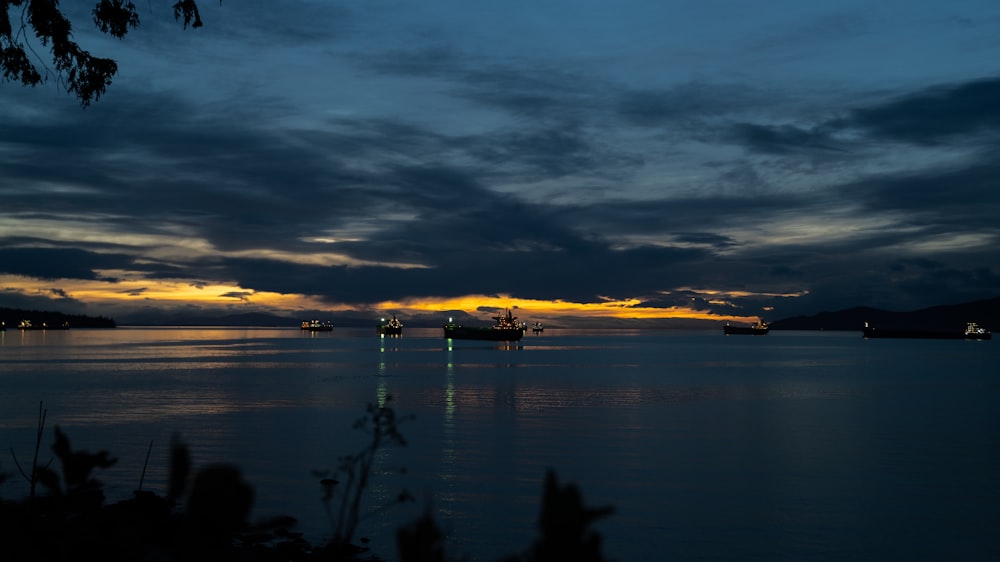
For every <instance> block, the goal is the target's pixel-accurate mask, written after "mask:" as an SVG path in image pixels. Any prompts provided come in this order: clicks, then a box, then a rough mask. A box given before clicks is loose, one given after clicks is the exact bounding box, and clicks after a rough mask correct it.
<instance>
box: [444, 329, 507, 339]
mask: <svg viewBox="0 0 1000 562" xmlns="http://www.w3.org/2000/svg"><path fill="white" fill-rule="evenodd" d="M523 336H524V330H523V329H520V328H511V329H498V328H467V327H465V326H445V327H444V337H445V338H447V339H454V340H486V341H518V340H520V339H521V338H522V337H523Z"/></svg>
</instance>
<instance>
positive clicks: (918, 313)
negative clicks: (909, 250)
mask: <svg viewBox="0 0 1000 562" xmlns="http://www.w3.org/2000/svg"><path fill="white" fill-rule="evenodd" d="M865 322H868V323H869V324H871V325H872V326H875V327H877V328H882V329H914V330H941V331H960V330H964V329H965V325H966V323H968V322H976V323H978V324H979V325H980V326H983V327H985V328H986V329H988V330H993V331H996V329H997V328H998V327H1000V297H997V298H992V299H986V300H980V301H972V302H966V303H961V304H950V305H941V306H932V307H930V308H922V309H920V310H913V311H907V312H896V311H890V310H880V309H877V308H869V307H857V308H848V309H845V310H838V311H833V312H829V311H826V312H820V313H819V314H816V315H813V316H795V317H792V318H785V319H783V320H776V321H774V322H771V329H772V330H852V331H859V332H860V331H861V329H862V328H863V327H864V325H865Z"/></svg>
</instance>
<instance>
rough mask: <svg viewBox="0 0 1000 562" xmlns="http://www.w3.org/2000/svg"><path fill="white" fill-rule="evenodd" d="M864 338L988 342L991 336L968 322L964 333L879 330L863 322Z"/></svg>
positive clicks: (973, 323) (978, 326) (981, 328)
mask: <svg viewBox="0 0 1000 562" xmlns="http://www.w3.org/2000/svg"><path fill="white" fill-rule="evenodd" d="M863 333H864V337H866V338H910V339H918V338H919V339H940V340H989V339H993V334H992V333H991V332H990V331H989V330H987V329H986V328H983V327H982V326H980V325H979V324H977V323H975V322H968V323H966V325H965V331H961V332H960V331H958V330H912V329H881V328H875V327H874V326H871V325H869V324H868V322H865V328H864V332H863Z"/></svg>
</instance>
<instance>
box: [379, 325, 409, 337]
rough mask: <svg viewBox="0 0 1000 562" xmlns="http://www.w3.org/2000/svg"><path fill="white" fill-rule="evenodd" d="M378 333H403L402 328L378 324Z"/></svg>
mask: <svg viewBox="0 0 1000 562" xmlns="http://www.w3.org/2000/svg"><path fill="white" fill-rule="evenodd" d="M378 333H380V334H382V335H383V336H401V335H403V328H393V327H392V326H379V327H378Z"/></svg>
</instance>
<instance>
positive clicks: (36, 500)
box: [0, 405, 611, 562]
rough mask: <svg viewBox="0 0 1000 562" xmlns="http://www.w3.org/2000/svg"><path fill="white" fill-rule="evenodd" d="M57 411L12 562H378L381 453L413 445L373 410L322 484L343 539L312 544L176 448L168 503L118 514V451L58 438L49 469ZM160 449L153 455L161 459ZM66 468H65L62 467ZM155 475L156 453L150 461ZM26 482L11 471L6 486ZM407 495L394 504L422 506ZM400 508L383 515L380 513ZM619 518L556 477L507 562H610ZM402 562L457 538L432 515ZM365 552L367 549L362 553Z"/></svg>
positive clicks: (389, 417)
mask: <svg viewBox="0 0 1000 562" xmlns="http://www.w3.org/2000/svg"><path fill="white" fill-rule="evenodd" d="M45 418H46V411H45V410H44V409H43V407H42V405H39V415H38V429H37V436H36V443H35V450H34V454H33V457H32V459H31V462H30V464H28V462H27V461H22V460H21V459H19V458H18V457H17V454H16V452H15V451H14V450H11V456H12V457H13V459H14V464H15V466H16V467H17V470H18V472H19V473H20V475H21V476H22V477H23V478H24V479H25V481H26V482H27V483H28V495H27V497H25V498H24V499H22V500H20V501H10V500H0V559H2V560H4V561H7V562H21V561H25V562H27V561H32V562H38V561H64V560H65V561H69V560H104V561H142V560H151V561H181V560H183V561H189V560H190V561H209V560H211V561H222V562H227V561H241V562H256V561H262V562H270V561H310V562H312V561H317V562H318V561H331V562H337V561H344V562H358V561H376V560H378V558H377V557H375V556H374V555H373V554H371V551H370V549H369V548H368V547H367V546H365V544H366V543H367V541H366V539H364V538H361V539H359V540H358V541H355V534H356V532H357V530H358V523H359V522H360V519H361V516H362V515H363V514H364V509H363V507H362V505H363V503H362V499H363V496H364V494H365V492H366V490H367V489H368V485H369V477H370V476H371V475H372V473H373V465H374V462H375V458H376V452H378V451H379V450H380V449H382V448H383V447H386V446H390V445H397V446H403V445H405V440H404V439H403V436H402V434H400V433H399V424H400V423H401V422H402V421H404V419H403V418H400V417H397V416H396V414H395V412H394V410H393V409H392V408H390V407H389V406H388V405H385V406H374V405H369V406H368V408H367V411H366V413H365V415H364V416H362V417H361V418H360V419H359V420H358V421H357V422H356V423H355V429H358V430H361V431H364V432H365V433H367V434H368V436H369V437H370V441H368V443H367V445H366V446H365V447H364V448H363V449H362V450H361V451H359V452H358V453H357V454H353V455H347V456H344V457H341V458H340V459H339V461H338V467H337V469H336V471H335V472H333V473H332V474H326V475H323V476H324V477H323V479H322V480H321V481H320V489H321V491H322V495H321V498H320V499H321V501H323V502H324V504H325V505H326V506H327V512H328V513H329V515H330V523H331V526H332V531H333V532H332V538H331V539H330V540H329V541H326V542H324V543H321V544H311V543H309V542H308V541H306V540H305V539H304V538H303V537H302V536H301V534H299V533H295V532H293V531H292V530H291V529H292V528H293V527H294V525H295V520H294V519H293V518H291V517H280V518H276V519H273V520H269V521H263V522H256V523H251V522H250V521H249V516H250V512H251V509H252V507H253V499H254V490H253V487H252V486H251V485H250V484H249V483H247V482H246V481H245V480H244V479H243V477H242V475H241V473H240V471H239V469H238V468H237V467H235V466H232V465H227V464H215V465H210V466H207V467H204V468H202V469H200V470H198V471H196V472H193V471H192V467H191V460H190V454H189V451H188V448H187V446H186V445H184V444H183V443H181V442H180V441H179V440H175V441H174V442H172V443H171V453H170V468H169V484H168V490H167V491H166V494H165V495H158V494H156V493H153V492H151V491H148V490H143V489H142V482H143V479H144V477H145V468H144V469H143V474H142V475H141V477H140V478H139V487H138V489H137V490H136V491H135V492H134V493H133V496H132V497H131V498H129V499H126V500H122V501H119V502H117V503H111V504H109V503H106V501H105V500H106V498H105V496H104V492H103V489H102V485H101V483H100V481H99V480H97V478H96V477H95V475H94V473H95V471H96V470H98V469H103V468H108V467H110V466H112V465H114V464H115V462H116V461H117V459H115V458H114V457H112V456H111V454H110V453H109V452H108V451H99V452H97V453H89V452H86V451H78V450H73V448H72V446H71V445H70V441H69V438H68V437H67V436H66V434H65V433H64V432H63V431H62V430H61V429H60V428H59V427H58V426H56V427H55V432H54V433H55V441H54V444H53V445H52V453H53V454H54V458H53V459H51V460H48V461H46V462H44V463H40V461H39V453H40V452H41V443H42V439H43V433H44V428H45ZM151 449H152V444H150V450H151ZM55 460H58V461H59V462H58V465H57V466H56V467H53V466H52V463H53V461H55ZM147 464H148V454H147ZM13 477H16V474H11V473H2V472H0V482H3V481H4V480H6V479H10V478H13ZM411 500H412V498H411V497H410V495H409V494H408V493H406V492H405V491H404V492H401V493H400V494H399V496H398V497H397V498H396V499H395V501H394V503H399V502H405V501H411ZM386 507H388V506H379V507H378V508H377V509H376V513H380V512H381V510H382V509H384V508H386ZM610 513H611V508H610V507H605V508H600V509H592V508H588V507H586V506H584V504H583V497H582V495H581V494H580V491H579V489H578V488H577V487H576V486H575V485H573V484H568V485H560V484H559V482H558V479H557V477H556V474H555V473H554V472H553V471H551V470H550V471H549V472H548V474H547V475H546V478H545V483H544V487H543V494H542V506H541V513H540V516H539V520H538V531H539V536H538V538H537V539H536V541H535V542H534V544H532V545H530V546H529V547H528V548H527V549H526V550H524V551H523V552H519V553H514V554H511V555H509V556H507V557H504V558H500V559H498V562H549V561H552V562H555V561H560V562H561V561H564V560H573V561H583V562H598V561H602V560H606V558H604V556H603V554H602V553H601V537H600V535H599V534H598V533H596V532H595V531H593V530H591V529H590V525H591V524H592V523H593V522H594V521H596V520H598V519H600V518H601V517H605V516H607V515H608V514H610ZM396 538H397V544H396V547H397V554H398V556H397V558H398V560H399V561H400V562H418V561H420V562H424V561H426V562H444V561H445V560H453V559H458V558H455V557H451V556H448V555H447V553H446V548H445V537H444V534H443V533H442V531H441V529H440V527H439V526H438V525H437V523H436V522H435V520H434V517H433V514H432V513H431V512H430V510H426V511H425V513H424V515H423V516H421V517H420V518H418V519H417V520H416V521H414V522H412V523H411V524H409V525H405V526H403V527H401V528H399V529H398V530H397V534H396ZM358 543H361V544H358Z"/></svg>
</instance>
